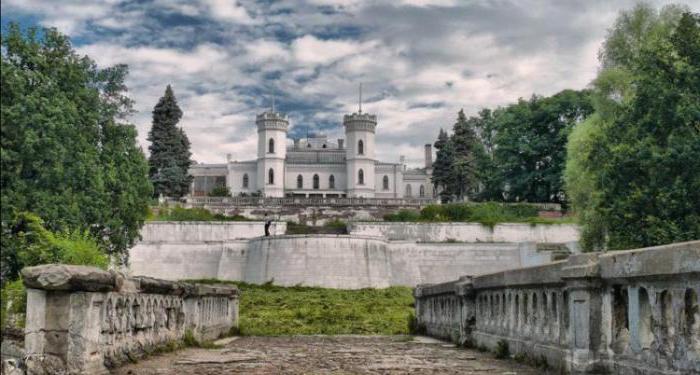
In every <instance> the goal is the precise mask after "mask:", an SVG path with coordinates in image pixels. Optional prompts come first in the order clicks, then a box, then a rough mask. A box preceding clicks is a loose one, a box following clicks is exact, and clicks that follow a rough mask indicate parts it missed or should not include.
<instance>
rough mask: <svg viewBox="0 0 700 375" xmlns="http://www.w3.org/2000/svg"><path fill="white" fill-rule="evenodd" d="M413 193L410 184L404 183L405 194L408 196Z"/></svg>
mask: <svg viewBox="0 0 700 375" xmlns="http://www.w3.org/2000/svg"><path fill="white" fill-rule="evenodd" d="M412 195H413V192H411V185H410V184H409V185H406V196H407V197H410V196H412Z"/></svg>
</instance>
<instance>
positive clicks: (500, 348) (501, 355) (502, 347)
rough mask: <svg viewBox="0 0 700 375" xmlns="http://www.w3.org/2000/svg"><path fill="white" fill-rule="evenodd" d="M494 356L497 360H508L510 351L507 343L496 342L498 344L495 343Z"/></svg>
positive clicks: (502, 341)
mask: <svg viewBox="0 0 700 375" xmlns="http://www.w3.org/2000/svg"><path fill="white" fill-rule="evenodd" d="M494 354H495V355H496V358H498V359H505V358H508V357H509V356H510V351H509V349H508V341H506V340H498V343H496V350H495V351H494Z"/></svg>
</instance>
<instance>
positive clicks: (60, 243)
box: [52, 231, 109, 269]
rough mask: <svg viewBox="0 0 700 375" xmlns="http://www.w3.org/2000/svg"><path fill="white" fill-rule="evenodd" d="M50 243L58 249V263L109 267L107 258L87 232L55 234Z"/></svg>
mask: <svg viewBox="0 0 700 375" xmlns="http://www.w3.org/2000/svg"><path fill="white" fill-rule="evenodd" d="M52 243H53V244H54V246H56V247H57V248H58V258H59V262H60V263H64V264H76V265H82V266H95V267H99V268H102V269H107V266H109V258H108V257H107V255H105V254H104V253H103V252H102V250H101V249H100V246H99V244H98V243H97V241H96V240H95V239H94V238H93V237H92V236H90V234H89V233H88V232H87V231H85V232H82V233H80V232H64V233H57V234H55V235H54V236H53V240H52Z"/></svg>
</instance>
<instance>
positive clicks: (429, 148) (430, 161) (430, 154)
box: [425, 143, 433, 169]
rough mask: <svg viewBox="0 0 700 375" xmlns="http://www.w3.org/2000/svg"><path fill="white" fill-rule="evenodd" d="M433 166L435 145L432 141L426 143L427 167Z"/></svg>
mask: <svg viewBox="0 0 700 375" xmlns="http://www.w3.org/2000/svg"><path fill="white" fill-rule="evenodd" d="M432 167H433V146H432V145H431V144H430V143H426V144H425V169H430V168H432Z"/></svg>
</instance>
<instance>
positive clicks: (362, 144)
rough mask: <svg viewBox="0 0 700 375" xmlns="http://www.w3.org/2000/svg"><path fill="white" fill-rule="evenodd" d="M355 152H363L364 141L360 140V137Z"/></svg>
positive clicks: (359, 153) (361, 153) (360, 153)
mask: <svg viewBox="0 0 700 375" xmlns="http://www.w3.org/2000/svg"><path fill="white" fill-rule="evenodd" d="M357 154H358V155H364V154H365V144H364V142H362V140H361V139H360V140H359V141H357Z"/></svg>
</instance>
